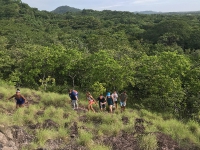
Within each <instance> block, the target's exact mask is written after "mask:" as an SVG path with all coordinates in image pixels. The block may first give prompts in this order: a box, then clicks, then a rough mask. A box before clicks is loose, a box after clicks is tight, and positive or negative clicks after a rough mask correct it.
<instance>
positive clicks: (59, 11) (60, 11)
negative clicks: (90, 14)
mask: <svg viewBox="0 0 200 150" xmlns="http://www.w3.org/2000/svg"><path fill="white" fill-rule="evenodd" d="M79 11H81V9H77V8H73V7H69V6H60V7H58V8H56V9H55V10H53V11H52V12H53V13H57V14H64V13H66V12H79Z"/></svg>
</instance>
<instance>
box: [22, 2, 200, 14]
mask: <svg viewBox="0 0 200 150" xmlns="http://www.w3.org/2000/svg"><path fill="white" fill-rule="evenodd" d="M22 2H23V3H26V4H28V5H29V6H30V7H34V8H38V9H39V10H47V11H52V10H54V9H56V8H57V7H59V6H66V5H67V6H70V7H75V8H79V9H93V10H100V11H101V10H117V11H130V12H135V11H157V12H180V11H200V0H22Z"/></svg>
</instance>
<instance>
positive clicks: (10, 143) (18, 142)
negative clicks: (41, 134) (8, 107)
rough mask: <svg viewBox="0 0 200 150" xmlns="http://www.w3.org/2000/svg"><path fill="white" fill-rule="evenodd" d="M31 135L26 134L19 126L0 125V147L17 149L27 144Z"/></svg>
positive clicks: (11, 149)
mask: <svg viewBox="0 0 200 150" xmlns="http://www.w3.org/2000/svg"><path fill="white" fill-rule="evenodd" d="M32 140H33V137H31V136H30V135H28V134H27V133H26V132H25V131H24V130H23V129H22V128H21V127H18V126H13V127H7V126H5V125H0V149H1V150H19V149H21V148H22V147H23V146H26V145H28V144H29V143H30V142H31V141H32Z"/></svg>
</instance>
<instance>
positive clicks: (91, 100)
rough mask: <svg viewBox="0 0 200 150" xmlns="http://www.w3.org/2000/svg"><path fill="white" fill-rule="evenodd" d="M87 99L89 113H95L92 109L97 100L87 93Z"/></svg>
mask: <svg viewBox="0 0 200 150" xmlns="http://www.w3.org/2000/svg"><path fill="white" fill-rule="evenodd" d="M86 99H87V100H88V103H89V104H88V111H90V110H92V111H93V112H95V110H94V108H93V107H92V105H93V104H95V103H96V101H95V99H94V98H93V97H92V95H91V94H90V92H87V93H86Z"/></svg>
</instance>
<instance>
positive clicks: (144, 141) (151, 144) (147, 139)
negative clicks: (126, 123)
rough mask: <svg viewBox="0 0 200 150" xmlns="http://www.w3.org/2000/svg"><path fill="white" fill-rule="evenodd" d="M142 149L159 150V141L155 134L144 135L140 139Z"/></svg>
mask: <svg viewBox="0 0 200 150" xmlns="http://www.w3.org/2000/svg"><path fill="white" fill-rule="evenodd" d="M140 148H141V149H142V150H157V148H158V146H157V139H156V136H155V135H154V134H147V135H142V136H141V138H140Z"/></svg>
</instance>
